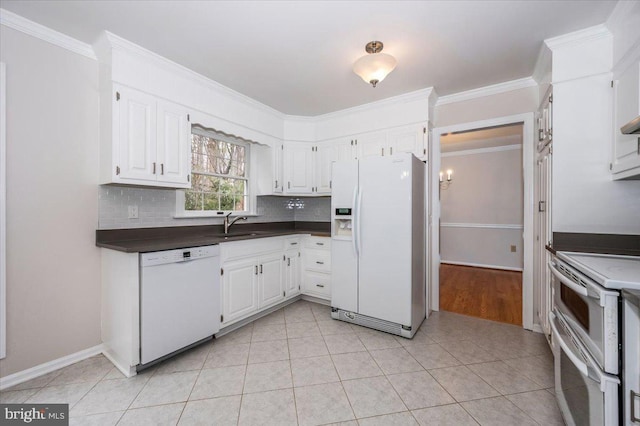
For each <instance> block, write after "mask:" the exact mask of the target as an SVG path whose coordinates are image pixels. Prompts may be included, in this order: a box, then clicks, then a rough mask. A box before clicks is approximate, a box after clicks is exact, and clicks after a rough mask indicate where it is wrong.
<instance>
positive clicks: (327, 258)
mask: <svg viewBox="0 0 640 426" xmlns="http://www.w3.org/2000/svg"><path fill="white" fill-rule="evenodd" d="M304 261H305V269H313V270H316V271H321V272H331V252H329V251H327V250H315V249H307V250H305V252H304Z"/></svg>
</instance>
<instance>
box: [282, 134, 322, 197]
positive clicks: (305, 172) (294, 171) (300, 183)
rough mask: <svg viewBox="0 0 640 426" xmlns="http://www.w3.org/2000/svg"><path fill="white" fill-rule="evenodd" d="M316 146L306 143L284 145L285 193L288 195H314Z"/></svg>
mask: <svg viewBox="0 0 640 426" xmlns="http://www.w3.org/2000/svg"><path fill="white" fill-rule="evenodd" d="M314 152H315V148H314V146H312V145H311V144H305V143H285V145H284V181H285V186H284V192H285V193H287V194H312V193H313V188H314V185H313V177H314V175H313V154H314Z"/></svg>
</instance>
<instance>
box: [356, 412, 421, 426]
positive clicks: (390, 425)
mask: <svg viewBox="0 0 640 426" xmlns="http://www.w3.org/2000/svg"><path fill="white" fill-rule="evenodd" d="M358 423H359V424H360V426H417V425H418V422H416V419H414V418H413V415H412V414H411V413H410V412H408V411H405V412H404V413H396V414H385V415H384V416H377V417H368V418H366V419H360V420H358Z"/></svg>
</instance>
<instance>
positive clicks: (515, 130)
mask: <svg viewBox="0 0 640 426" xmlns="http://www.w3.org/2000/svg"><path fill="white" fill-rule="evenodd" d="M519 144H522V124H510V125H507V126H496V127H487V128H484V129H478V130H469V131H466V132H459V133H458V132H456V133H447V134H444V135H442V136H440V151H441V152H443V153H445V152H456V151H465V150H468V149H479V148H493V147H498V146H507V145H519Z"/></svg>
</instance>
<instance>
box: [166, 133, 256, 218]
mask: <svg viewBox="0 0 640 426" xmlns="http://www.w3.org/2000/svg"><path fill="white" fill-rule="evenodd" d="M248 165H249V144H248V143H245V142H241V141H238V140H235V138H232V137H228V136H225V135H222V134H218V133H215V132H212V131H207V130H202V129H198V128H196V127H194V128H193V129H192V133H191V189H188V190H185V191H184V192H182V191H180V192H181V193H182V197H180V195H179V196H178V203H179V204H178V206H179V207H180V206H182V207H183V208H184V210H183V212H179V215H184V216H214V215H215V216H218V215H222V214H225V213H229V212H243V213H244V212H248V211H249V206H248V195H249V170H248ZM181 198H182V199H181ZM179 207H178V208H179Z"/></svg>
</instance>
